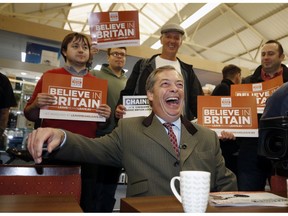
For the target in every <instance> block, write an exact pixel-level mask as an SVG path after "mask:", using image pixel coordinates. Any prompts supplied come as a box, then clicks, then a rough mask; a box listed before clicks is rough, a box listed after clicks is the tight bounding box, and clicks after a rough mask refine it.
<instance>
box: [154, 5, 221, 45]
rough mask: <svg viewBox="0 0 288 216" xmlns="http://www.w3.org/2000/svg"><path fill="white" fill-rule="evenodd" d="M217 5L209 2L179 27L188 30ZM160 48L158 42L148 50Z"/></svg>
mask: <svg viewBox="0 0 288 216" xmlns="http://www.w3.org/2000/svg"><path fill="white" fill-rule="evenodd" d="M219 4H221V3H217V2H210V3H207V4H205V5H204V6H203V7H201V8H200V9H199V10H197V11H196V12H195V13H194V14H192V15H191V16H190V17H188V18H187V19H186V20H185V21H183V22H182V23H181V24H180V26H182V27H183V28H184V29H186V28H188V27H189V26H191V25H193V24H194V23H195V22H197V21H198V20H200V19H201V18H202V17H204V16H205V15H206V14H208V13H209V12H210V11H212V10H213V9H214V8H216V7H217V6H218V5H219ZM161 46H162V44H161V42H160V40H158V41H157V42H156V43H154V44H153V45H152V46H151V47H150V48H151V49H155V50H157V49H159V48H160V47H161Z"/></svg>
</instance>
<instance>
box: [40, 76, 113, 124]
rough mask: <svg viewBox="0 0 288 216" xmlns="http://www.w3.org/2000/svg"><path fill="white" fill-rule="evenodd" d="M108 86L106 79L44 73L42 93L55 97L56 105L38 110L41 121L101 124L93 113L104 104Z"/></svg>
mask: <svg viewBox="0 0 288 216" xmlns="http://www.w3.org/2000/svg"><path fill="white" fill-rule="evenodd" d="M107 86H108V83H107V80H103V79H98V78H96V77H78V76H72V75H64V74H51V73H46V74H44V75H43V85H42V92H46V93H49V94H52V95H54V96H55V98H56V102H55V104H53V105H51V106H47V107H43V108H41V110H40V118H48V119H67V120H79V121H102V122H103V121H105V118H103V117H101V116H99V115H98V114H97V113H95V112H96V110H97V108H98V106H99V105H100V104H106V100H107Z"/></svg>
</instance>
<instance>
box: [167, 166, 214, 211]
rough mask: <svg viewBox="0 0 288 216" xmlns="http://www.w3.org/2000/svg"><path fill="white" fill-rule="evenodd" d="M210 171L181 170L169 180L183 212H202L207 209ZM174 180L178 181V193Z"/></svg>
mask: <svg viewBox="0 0 288 216" xmlns="http://www.w3.org/2000/svg"><path fill="white" fill-rule="evenodd" d="M210 176H211V174H210V172H206V171H181V172H180V176H175V177H173V178H172V179H171V181H170V187H171V190H172V192H173V194H174V195H175V197H176V198H177V199H178V200H179V202H181V203H182V206H183V209H184V212H195V213H203V212H205V211H206V209H207V205H208V200H209V193H210ZM175 180H178V181H179V182H180V194H181V196H180V194H179V193H178V191H177V190H176V188H175Z"/></svg>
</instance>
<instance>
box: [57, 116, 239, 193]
mask: <svg viewBox="0 0 288 216" xmlns="http://www.w3.org/2000/svg"><path fill="white" fill-rule="evenodd" d="M181 122H182V125H181V140H180V147H181V149H180V160H177V157H176V154H175V152H174V150H173V147H172V145H171V143H170V141H169V138H168V135H167V133H166V131H165V128H164V126H163V125H162V124H161V123H160V121H159V120H158V118H157V117H156V116H155V115H154V114H153V113H152V114H151V115H150V116H149V117H136V118H127V119H121V120H120V121H119V124H118V127H117V128H116V129H114V130H113V132H112V133H111V134H108V135H106V136H104V137H101V138H96V139H89V138H86V137H83V136H76V135H75V134H72V133H71V132H68V131H66V133H67V140H66V143H65V144H64V145H63V146H62V147H61V148H60V149H59V150H58V151H56V152H55V153H54V156H55V157H56V158H57V159H65V160H70V161H78V162H85V163H86V162H88V163H97V164H105V165H112V166H117V167H124V168H125V170H126V173H127V175H128V186H127V196H159V195H172V191H171V189H170V179H171V178H172V177H174V176H179V172H180V171H181V170H203V171H208V172H210V173H211V191H229V190H237V183H236V177H235V175H234V174H233V173H232V172H231V171H230V170H229V169H227V168H226V167H225V163H224V159H223V157H222V154H221V150H220V146H219V140H218V137H217V135H216V133H215V132H214V131H212V130H210V129H207V128H204V127H202V126H200V125H197V124H193V123H191V122H190V121H188V120H186V119H184V118H182V117H181Z"/></svg>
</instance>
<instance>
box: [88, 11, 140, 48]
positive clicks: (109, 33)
mask: <svg viewBox="0 0 288 216" xmlns="http://www.w3.org/2000/svg"><path fill="white" fill-rule="evenodd" d="M88 24H89V26H90V35H91V38H92V42H97V45H96V46H97V48H109V47H110V48H111V47H123V46H139V45H140V32H139V18H138V11H109V12H95V13H90V15H89V16H88Z"/></svg>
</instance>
